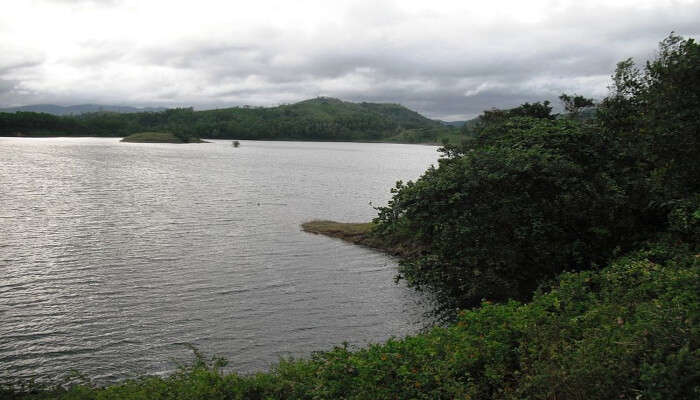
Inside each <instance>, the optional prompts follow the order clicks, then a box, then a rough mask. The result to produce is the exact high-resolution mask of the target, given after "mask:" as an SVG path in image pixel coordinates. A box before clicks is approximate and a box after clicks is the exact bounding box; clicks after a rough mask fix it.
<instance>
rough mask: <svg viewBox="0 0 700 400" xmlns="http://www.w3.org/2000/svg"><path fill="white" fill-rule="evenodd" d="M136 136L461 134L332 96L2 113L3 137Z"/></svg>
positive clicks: (408, 137) (402, 138) (403, 138)
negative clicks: (263, 103)
mask: <svg viewBox="0 0 700 400" xmlns="http://www.w3.org/2000/svg"><path fill="white" fill-rule="evenodd" d="M102 111H108V110H106V109H104V108H103V109H102ZM118 112H119V111H118ZM136 132H172V133H174V134H179V135H185V136H187V137H200V138H210V139H254V140H323V141H378V142H404V143H442V142H443V140H453V139H455V138H456V135H459V131H458V130H457V129H455V128H454V127H451V126H445V125H443V124H441V123H440V122H439V121H434V120H432V119H429V118H426V117H424V116H422V115H420V114H419V113H417V112H415V111H413V110H410V109H408V108H406V107H404V106H402V105H400V104H393V103H364V102H363V103H352V102H347V101H342V100H339V99H335V98H330V97H318V98H314V99H309V100H305V101H300V102H298V103H294V104H285V105H280V106H276V107H249V106H244V107H231V108H224V109H216V110H202V111H194V110H193V109H192V108H191V107H190V108H174V109H167V110H164V111H161V112H145V110H141V111H140V112H130V113H125V112H123V111H122V112H121V113H115V112H108V113H99V112H98V113H83V114H74V115H61V116H55V115H48V114H46V113H16V114H15V113H12V114H11V113H0V135H12V136H17V135H22V136H37V135H44V136H47V135H55V136H128V135H131V134H133V133H136Z"/></svg>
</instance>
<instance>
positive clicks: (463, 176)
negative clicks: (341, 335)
mask: <svg viewBox="0 0 700 400" xmlns="http://www.w3.org/2000/svg"><path fill="white" fill-rule="evenodd" d="M661 47H662V50H661V52H660V55H659V58H658V59H657V60H655V61H654V62H651V63H649V64H648V65H647V68H646V70H645V71H644V73H641V72H634V71H633V70H632V69H631V68H632V67H631V63H629V62H623V63H622V64H621V65H620V67H619V68H618V71H617V72H616V74H615V76H614V82H615V85H614V86H615V91H614V92H613V94H612V95H611V97H610V98H608V99H606V100H604V101H603V104H602V106H601V108H600V111H599V114H600V119H599V120H597V119H593V120H582V119H581V118H559V119H551V116H550V114H549V110H547V107H548V105H547V104H546V103H545V104H543V105H539V104H537V103H536V104H535V105H531V104H525V105H523V106H521V107H518V108H516V109H513V110H492V111H487V112H485V113H484V114H483V115H482V116H481V117H480V121H479V124H478V125H477V126H476V129H475V130H474V132H473V133H472V140H470V141H468V142H465V143H463V144H462V145H461V146H445V148H444V149H443V151H444V153H445V158H443V159H442V160H441V161H440V164H439V167H438V168H433V169H430V170H428V171H427V172H426V173H425V174H424V175H423V176H422V177H421V178H420V179H419V180H417V181H416V182H408V183H407V184H403V183H401V182H399V184H398V185H397V187H396V188H395V189H394V190H393V192H394V197H393V199H392V200H391V201H390V203H389V204H388V206H387V207H382V208H379V211H380V212H379V216H378V218H377V219H376V221H375V222H376V223H377V225H378V228H377V232H378V234H381V235H389V236H395V237H397V238H401V240H405V241H408V242H412V243H414V244H415V246H416V247H418V248H420V249H422V250H423V254H422V255H418V256H416V257H413V258H411V259H408V260H405V261H404V262H403V263H402V266H401V273H402V275H403V276H404V277H405V278H406V279H407V281H408V282H409V283H410V284H412V285H414V286H416V287H419V288H422V287H426V288H428V289H431V291H433V292H436V293H437V294H438V297H439V299H440V300H441V302H442V304H443V311H444V312H446V314H445V315H450V313H451V312H452V313H453V312H454V309H455V308H464V307H470V306H474V305H477V304H478V303H479V302H480V301H481V299H484V298H486V299H490V300H506V299H509V298H514V299H519V300H526V299H527V298H529V296H530V295H531V293H532V291H533V290H534V288H536V287H537V286H538V285H540V284H542V283H543V282H546V281H547V280H548V279H552V278H554V277H555V276H556V275H557V274H558V273H560V272H562V271H564V270H583V269H590V268H595V267H596V266H597V265H601V264H604V263H606V262H607V261H608V260H610V259H611V257H613V256H615V255H616V254H620V253H621V252H625V251H628V250H631V249H634V248H636V247H638V246H639V245H640V244H641V243H643V242H644V241H645V240H649V239H653V238H654V237H655V236H656V235H658V234H660V233H661V232H664V231H665V230H666V229H667V227H668V222H667V221H668V215H669V212H671V211H672V210H674V209H679V208H678V207H680V206H681V205H682V204H685V205H686V206H687V204H688V203H687V202H688V201H691V199H692V198H693V197H692V196H697V193H698V189H699V186H698V185H700V170H699V169H698V168H700V167H699V165H700V163H699V162H698V161H697V160H698V154H700V146H699V145H698V144H699V143H698V136H699V135H698V132H699V129H700V122H699V121H700V118H699V117H698V115H700V101H698V96H699V95H698V93H700V85H698V82H699V80H698V77H699V76H700V74H698V73H697V71H698V68H699V67H698V66H699V65H700V56H698V54H699V51H698V45H696V44H695V43H694V42H693V41H692V40H687V41H683V40H681V39H680V38H677V37H675V36H670V37H669V38H668V39H666V40H665V41H664V42H662V46H661ZM681 86H683V89H680V87H681ZM676 88H679V89H678V90H676ZM562 97H563V100H564V101H565V102H567V101H568V102H570V103H571V107H573V109H572V110H573V111H576V110H577V109H578V108H580V107H583V106H588V105H589V104H590V103H591V102H590V101H589V100H587V99H584V98H582V97H581V96H573V97H571V96H567V95H563V96H562ZM695 204H696V203H695ZM674 207H676V208H674ZM689 235H695V233H689Z"/></svg>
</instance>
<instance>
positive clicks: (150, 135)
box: [122, 132, 204, 143]
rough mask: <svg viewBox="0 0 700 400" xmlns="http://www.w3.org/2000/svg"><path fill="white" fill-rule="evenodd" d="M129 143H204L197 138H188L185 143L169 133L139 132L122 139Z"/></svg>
mask: <svg viewBox="0 0 700 400" xmlns="http://www.w3.org/2000/svg"><path fill="white" fill-rule="evenodd" d="M122 142H130V143H204V141H202V140H200V139H199V138H190V139H189V140H188V141H187V142H186V141H184V140H182V139H181V138H179V137H177V136H175V135H174V134H172V133H169V132H139V133H134V134H133V135H129V136H127V137H125V138H124V139H122Z"/></svg>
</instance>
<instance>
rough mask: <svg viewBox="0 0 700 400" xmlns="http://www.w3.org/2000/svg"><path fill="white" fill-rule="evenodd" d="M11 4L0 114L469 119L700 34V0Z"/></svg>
mask: <svg viewBox="0 0 700 400" xmlns="http://www.w3.org/2000/svg"><path fill="white" fill-rule="evenodd" d="M1 1H2V3H3V4H2V13H0V107H10V106H18V105H27V104H39V103H51V104H59V105H74V104H85V103H98V104H114V105H131V106H140V107H144V106H159V107H189V106H193V107H194V108H195V109H208V108H223V107H231V106H241V105H252V106H275V105H279V104H288V103H294V102H297V101H301V100H304V99H308V98H312V97H317V96H330V97H337V98H340V99H343V100H347V101H368V102H391V103H400V104H403V105H405V106H407V107H409V108H411V109H414V110H416V111H418V112H420V113H421V114H423V115H426V116H428V117H430V118H436V119H443V120H462V119H468V118H472V117H474V116H476V115H478V114H479V113H480V112H481V111H482V110H485V109H491V108H509V107H514V106H517V105H519V104H522V103H523V102H534V101H543V100H550V101H552V102H553V103H557V102H558V101H557V97H558V96H559V95H560V94H561V93H576V94H581V95H584V96H587V97H593V98H596V99H601V98H603V97H605V96H606V94H607V93H608V89H607V86H608V85H609V83H610V75H611V74H612V72H613V71H614V69H615V65H616V63H617V62H619V61H622V60H624V59H626V58H629V57H632V58H634V59H635V60H636V61H638V62H641V63H643V62H644V61H645V60H647V59H650V58H653V57H654V55H655V54H656V51H657V48H658V42H660V41H661V40H662V39H664V38H665V37H666V36H667V35H668V34H669V33H670V32H671V31H674V32H675V33H676V34H679V35H681V36H684V37H686V38H688V37H691V38H696V39H697V38H698V37H699V36H700V0H699V1H684V0H675V1H649V0H637V1H627V0H607V1H597V0H593V1H589V0H585V1H584V0H579V1H554V0H550V1H533V0H529V1H500V0H488V1H486V0H482V1H466V0H464V1H442V0H423V1H412V0H396V1H381V0H373V1H343V0H333V1H331V0H323V1H315V0H314V1H311V0H309V1H306V0H294V1H290V0H286V1H268V0H254V1H251V0H248V1H231V0H230V1H210V0H197V1H179V0H167V1H160V0H22V1H16V0H15V1H13V0H1Z"/></svg>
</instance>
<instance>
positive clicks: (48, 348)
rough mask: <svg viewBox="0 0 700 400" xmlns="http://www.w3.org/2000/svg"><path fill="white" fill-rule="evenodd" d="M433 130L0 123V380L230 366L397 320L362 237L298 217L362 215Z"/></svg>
mask: <svg viewBox="0 0 700 400" xmlns="http://www.w3.org/2000/svg"><path fill="white" fill-rule="evenodd" d="M438 155H439V154H438V152H437V151H436V147H432V146H419V145H398V144H367V143H310V142H256V141H243V142H242V143H241V147H239V148H233V146H231V142H230V141H214V142H212V143H207V144H188V145H171V144H135V143H120V142H119V140H118V139H97V138H51V139H23V138H0V381H3V380H8V379H11V378H31V377H40V378H41V379H51V380H55V379H59V378H61V377H63V376H65V375H66V374H67V373H69V372H70V370H71V369H74V370H77V371H79V372H81V373H83V374H85V375H87V376H89V377H91V378H92V379H94V380H96V381H97V382H98V383H109V382H114V381H117V380H120V379H124V378H129V377H135V376H138V375H141V374H160V373H167V372H169V371H172V370H173V368H174V365H175V361H183V362H184V361H189V360H191V359H192V352H191V351H190V350H188V349H187V347H186V345H185V344H186V343H191V344H193V345H195V346H197V347H198V348H199V349H200V350H201V351H202V352H203V353H204V354H206V355H209V356H211V355H217V356H223V357H225V358H227V359H228V360H229V362H230V364H229V366H230V368H231V369H232V370H236V371H241V372H251V371H256V370H262V369H265V368H267V367H268V366H269V365H270V364H272V363H274V362H276V361H277V360H278V359H279V357H280V356H290V355H291V356H308V355H309V354H310V352H311V351H314V350H322V349H329V348H331V347H332V346H333V345H337V344H340V343H342V342H343V341H348V342H350V343H351V344H355V345H362V344H366V343H368V342H381V341H383V340H385V339H387V338H389V337H391V336H402V335H406V334H409V333H414V332H416V331H417V330H419V329H420V328H421V327H423V325H424V321H423V318H422V317H423V315H422V314H423V312H424V311H425V309H426V308H425V307H427V305H425V304H423V303H424V302H423V300H422V299H421V297H420V296H419V295H418V294H417V293H415V292H413V291H411V290H409V289H407V288H405V287H403V286H401V285H398V286H397V285H395V284H394V282H393V278H394V275H395V273H396V263H395V261H394V260H392V259H391V258H389V257H387V256H385V255H383V254H380V253H378V252H375V251H372V250H368V249H365V248H362V247H358V246H353V245H349V244H346V243H344V242H341V241H338V240H335V239H330V238H327V237H323V236H317V235H311V234H307V233H304V232H301V231H300V228H299V225H300V224H301V223H302V222H304V221H308V220H312V219H335V220H340V221H367V220H369V219H371V218H372V217H373V216H375V214H376V212H375V210H373V208H372V207H371V206H370V205H369V203H370V202H372V204H374V205H384V204H386V201H387V200H388V199H389V198H390V193H389V189H390V188H391V187H392V186H393V185H394V183H395V181H396V180H399V179H402V180H408V179H415V178H417V177H418V176H419V175H420V174H421V173H422V172H423V171H424V170H425V169H426V168H427V167H428V166H429V165H430V164H435V163H436V160H437V158H438Z"/></svg>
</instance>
